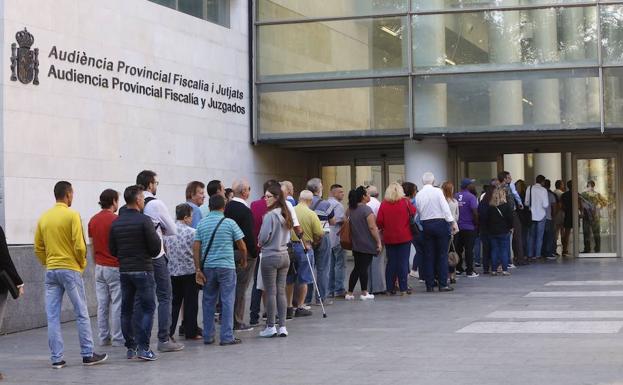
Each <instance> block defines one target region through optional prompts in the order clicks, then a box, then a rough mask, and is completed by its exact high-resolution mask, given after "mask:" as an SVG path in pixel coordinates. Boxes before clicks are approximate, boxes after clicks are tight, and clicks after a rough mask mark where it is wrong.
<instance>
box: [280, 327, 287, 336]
mask: <svg viewBox="0 0 623 385" xmlns="http://www.w3.org/2000/svg"><path fill="white" fill-rule="evenodd" d="M287 336H288V329H286V327H285V326H281V327H280V328H279V337H287Z"/></svg>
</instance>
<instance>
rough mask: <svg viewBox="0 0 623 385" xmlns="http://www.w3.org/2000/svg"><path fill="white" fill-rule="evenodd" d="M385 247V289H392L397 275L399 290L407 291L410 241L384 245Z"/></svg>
mask: <svg viewBox="0 0 623 385" xmlns="http://www.w3.org/2000/svg"><path fill="white" fill-rule="evenodd" d="M385 249H386V250H387V266H386V268H385V285H386V286H387V290H388V291H393V290H394V286H395V285H394V278H395V277H398V285H399V286H400V291H407V289H408V288H409V287H408V285H407V280H408V276H409V254H410V253H411V242H405V243H398V244H395V245H385Z"/></svg>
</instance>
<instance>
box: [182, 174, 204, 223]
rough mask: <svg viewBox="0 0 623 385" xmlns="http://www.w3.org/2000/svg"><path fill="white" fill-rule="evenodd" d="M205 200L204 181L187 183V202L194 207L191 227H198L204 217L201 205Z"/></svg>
mask: <svg viewBox="0 0 623 385" xmlns="http://www.w3.org/2000/svg"><path fill="white" fill-rule="evenodd" d="M204 200H205V185H204V184H203V183H201V182H199V181H196V180H194V181H192V182H190V183H189V184H188V185H186V203H188V205H189V206H190V207H192V209H193V221H192V223H191V224H190V227H192V228H193V229H196V228H197V225H198V224H199V222H201V219H202V218H203V214H202V213H201V209H200V207H201V205H203V201H204Z"/></svg>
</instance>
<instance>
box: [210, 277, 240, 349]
mask: <svg viewBox="0 0 623 385" xmlns="http://www.w3.org/2000/svg"><path fill="white" fill-rule="evenodd" d="M203 274H204V275H205V277H206V279H207V281H208V282H207V283H206V284H205V285H204V286H203V301H202V307H203V340H204V341H205V342H211V341H214V334H215V328H214V313H215V312H216V300H217V298H219V297H220V299H221V343H224V342H231V341H233V340H234V302H235V300H236V269H226V268H222V267H216V268H213V267H209V268H205V269H203Z"/></svg>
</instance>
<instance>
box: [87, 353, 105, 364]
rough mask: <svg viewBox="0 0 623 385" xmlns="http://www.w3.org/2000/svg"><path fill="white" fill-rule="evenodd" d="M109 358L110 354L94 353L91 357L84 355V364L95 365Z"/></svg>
mask: <svg viewBox="0 0 623 385" xmlns="http://www.w3.org/2000/svg"><path fill="white" fill-rule="evenodd" d="M107 359H108V355H107V354H106V353H104V354H97V353H93V355H92V356H91V357H82V364H83V365H86V366H93V365H97V364H101V363H102V362H104V361H106V360H107Z"/></svg>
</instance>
